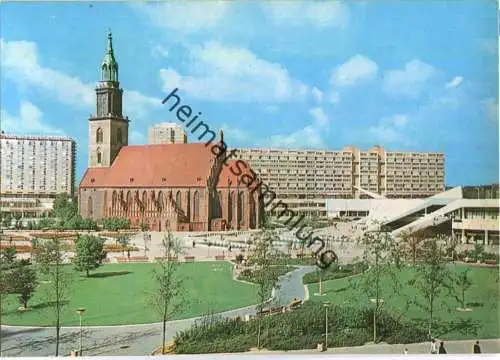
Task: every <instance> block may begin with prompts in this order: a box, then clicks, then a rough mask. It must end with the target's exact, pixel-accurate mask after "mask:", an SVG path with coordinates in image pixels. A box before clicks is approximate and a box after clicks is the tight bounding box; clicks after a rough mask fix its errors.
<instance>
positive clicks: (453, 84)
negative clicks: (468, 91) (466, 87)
mask: <svg viewBox="0 0 500 360" xmlns="http://www.w3.org/2000/svg"><path fill="white" fill-rule="evenodd" d="M463 81H464V78H463V77H461V76H455V77H454V78H453V79H452V80H450V81H449V82H448V83H446V85H445V86H444V87H445V88H447V89H452V88H457V87H459V86H460V84H461V83H462V82H463Z"/></svg>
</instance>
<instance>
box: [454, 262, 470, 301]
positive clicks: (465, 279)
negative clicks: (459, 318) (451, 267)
mask: <svg viewBox="0 0 500 360" xmlns="http://www.w3.org/2000/svg"><path fill="white" fill-rule="evenodd" d="M469 271H470V269H469V268H466V269H465V270H464V271H462V272H460V273H458V274H457V278H456V283H457V285H458V288H459V289H460V296H457V297H456V298H457V300H458V302H460V304H461V307H462V309H465V293H466V292H467V290H469V288H470V287H471V285H472V280H471V278H470V277H469Z"/></svg>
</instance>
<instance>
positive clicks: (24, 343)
mask: <svg viewBox="0 0 500 360" xmlns="http://www.w3.org/2000/svg"><path fill="white" fill-rule="evenodd" d="M314 269H315V267H313V266H301V267H299V268H298V269H297V270H295V271H293V272H291V273H289V274H287V275H285V276H283V277H282V278H281V282H280V283H281V287H280V289H279V290H278V291H277V292H276V300H277V302H278V303H279V304H280V305H285V304H288V303H289V302H290V300H291V299H292V298H293V297H298V298H301V299H304V298H305V296H306V291H305V289H304V286H303V284H302V276H303V275H304V274H306V273H308V272H311V271H314ZM247 314H249V315H253V314H255V305H252V306H248V307H246V308H242V309H236V310H230V311H226V312H223V313H221V314H220V315H221V316H224V317H233V316H243V317H244V316H245V315H247ZM199 319H200V317H198V318H191V319H184V320H177V321H170V322H168V325H167V338H168V340H171V339H172V338H173V336H174V334H175V333H176V332H177V331H179V330H184V329H187V328H188V327H190V326H191V325H193V324H194V323H195V321H196V320H199ZM161 327H162V325H161V323H160V324H149V325H128V326H108V327H106V326H102V327H85V328H84V332H83V343H84V355H103V356H105V355H136V356H139V355H147V354H149V353H151V351H152V350H153V349H154V348H155V347H157V346H158V345H159V344H160V342H161ZM1 331H2V333H1V335H2V355H3V356H53V355H54V354H55V341H54V334H55V329H54V328H34V327H21V326H2V330H1ZM79 334H80V332H79V328H78V327H76V328H75V327H68V328H62V329H61V338H60V351H59V353H60V354H62V355H66V354H69V353H70V352H71V350H72V349H77V348H78V347H79Z"/></svg>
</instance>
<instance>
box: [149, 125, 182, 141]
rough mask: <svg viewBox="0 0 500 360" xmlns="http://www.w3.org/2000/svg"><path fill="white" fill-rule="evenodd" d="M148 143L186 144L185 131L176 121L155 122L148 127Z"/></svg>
mask: <svg viewBox="0 0 500 360" xmlns="http://www.w3.org/2000/svg"><path fill="white" fill-rule="evenodd" d="M148 144H151V145H154V144H187V135H186V131H185V130H184V127H183V126H182V125H179V124H176V123H167V122H164V123H161V124H155V125H153V126H151V127H150V128H149V131H148Z"/></svg>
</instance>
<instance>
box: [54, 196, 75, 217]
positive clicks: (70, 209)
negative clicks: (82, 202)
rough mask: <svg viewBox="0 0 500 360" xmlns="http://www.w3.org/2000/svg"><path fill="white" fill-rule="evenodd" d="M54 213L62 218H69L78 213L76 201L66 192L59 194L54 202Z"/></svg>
mask: <svg viewBox="0 0 500 360" xmlns="http://www.w3.org/2000/svg"><path fill="white" fill-rule="evenodd" d="M52 208H53V214H54V216H55V217H56V218H59V219H61V220H69V219H71V218H72V217H73V216H75V215H77V214H78V209H77V205H76V201H74V200H72V199H71V198H70V196H69V195H68V194H66V193H62V194H58V195H57V196H56V198H55V199H54V201H53V203H52Z"/></svg>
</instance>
